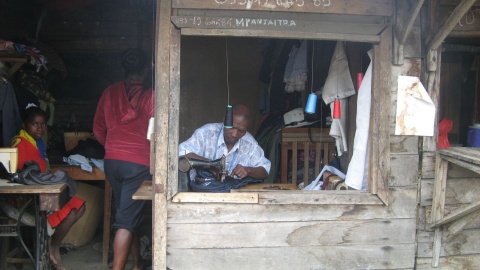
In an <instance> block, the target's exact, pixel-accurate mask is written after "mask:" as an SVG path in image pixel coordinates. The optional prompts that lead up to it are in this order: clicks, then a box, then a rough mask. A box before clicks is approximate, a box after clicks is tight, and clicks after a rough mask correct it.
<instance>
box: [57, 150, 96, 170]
mask: <svg viewBox="0 0 480 270" xmlns="http://www.w3.org/2000/svg"><path fill="white" fill-rule="evenodd" d="M63 161H64V162H66V163H68V164H69V165H76V166H78V165H79V166H80V168H82V170H84V171H87V172H93V167H92V165H90V162H89V161H88V159H87V158H86V157H84V156H82V155H78V154H76V155H70V156H68V158H67V157H63Z"/></svg>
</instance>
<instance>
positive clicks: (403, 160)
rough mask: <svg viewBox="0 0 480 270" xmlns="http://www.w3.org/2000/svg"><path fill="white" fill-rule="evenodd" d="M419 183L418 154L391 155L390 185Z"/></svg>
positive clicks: (414, 184) (399, 185) (398, 185)
mask: <svg viewBox="0 0 480 270" xmlns="http://www.w3.org/2000/svg"><path fill="white" fill-rule="evenodd" d="M417 184H418V155H397V154H395V155H393V154H392V155H390V184H389V185H390V187H402V186H416V185H417Z"/></svg>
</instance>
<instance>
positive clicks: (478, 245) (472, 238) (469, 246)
mask: <svg viewBox="0 0 480 270" xmlns="http://www.w3.org/2000/svg"><path fill="white" fill-rule="evenodd" d="M418 235H419V237H418V253H417V256H418V257H419V258H428V257H431V256H432V246H431V243H432V240H433V237H434V233H433V232H419V234H418ZM478 250H480V229H469V230H463V231H461V232H459V233H458V234H457V235H455V237H453V238H452V239H451V240H450V241H442V247H441V249H440V256H455V255H475V254H478ZM465 269H472V268H465Z"/></svg>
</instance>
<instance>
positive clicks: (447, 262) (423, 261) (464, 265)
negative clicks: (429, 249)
mask: <svg viewBox="0 0 480 270" xmlns="http://www.w3.org/2000/svg"><path fill="white" fill-rule="evenodd" d="M439 265H440V266H441V267H440V268H437V269H442V270H454V269H480V255H465V256H448V257H442V258H440V260H439ZM415 266H416V267H415V269H418V270H423V269H432V266H431V258H418V257H417V258H416V260H415Z"/></svg>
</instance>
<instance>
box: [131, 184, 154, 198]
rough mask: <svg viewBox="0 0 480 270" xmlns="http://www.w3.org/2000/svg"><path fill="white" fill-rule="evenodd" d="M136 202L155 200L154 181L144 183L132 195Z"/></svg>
mask: <svg viewBox="0 0 480 270" xmlns="http://www.w3.org/2000/svg"><path fill="white" fill-rule="evenodd" d="M132 199H134V200H152V199H153V188H152V181H143V182H142V184H141V185H140V187H139V188H138V190H137V191H135V193H133V195H132Z"/></svg>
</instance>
